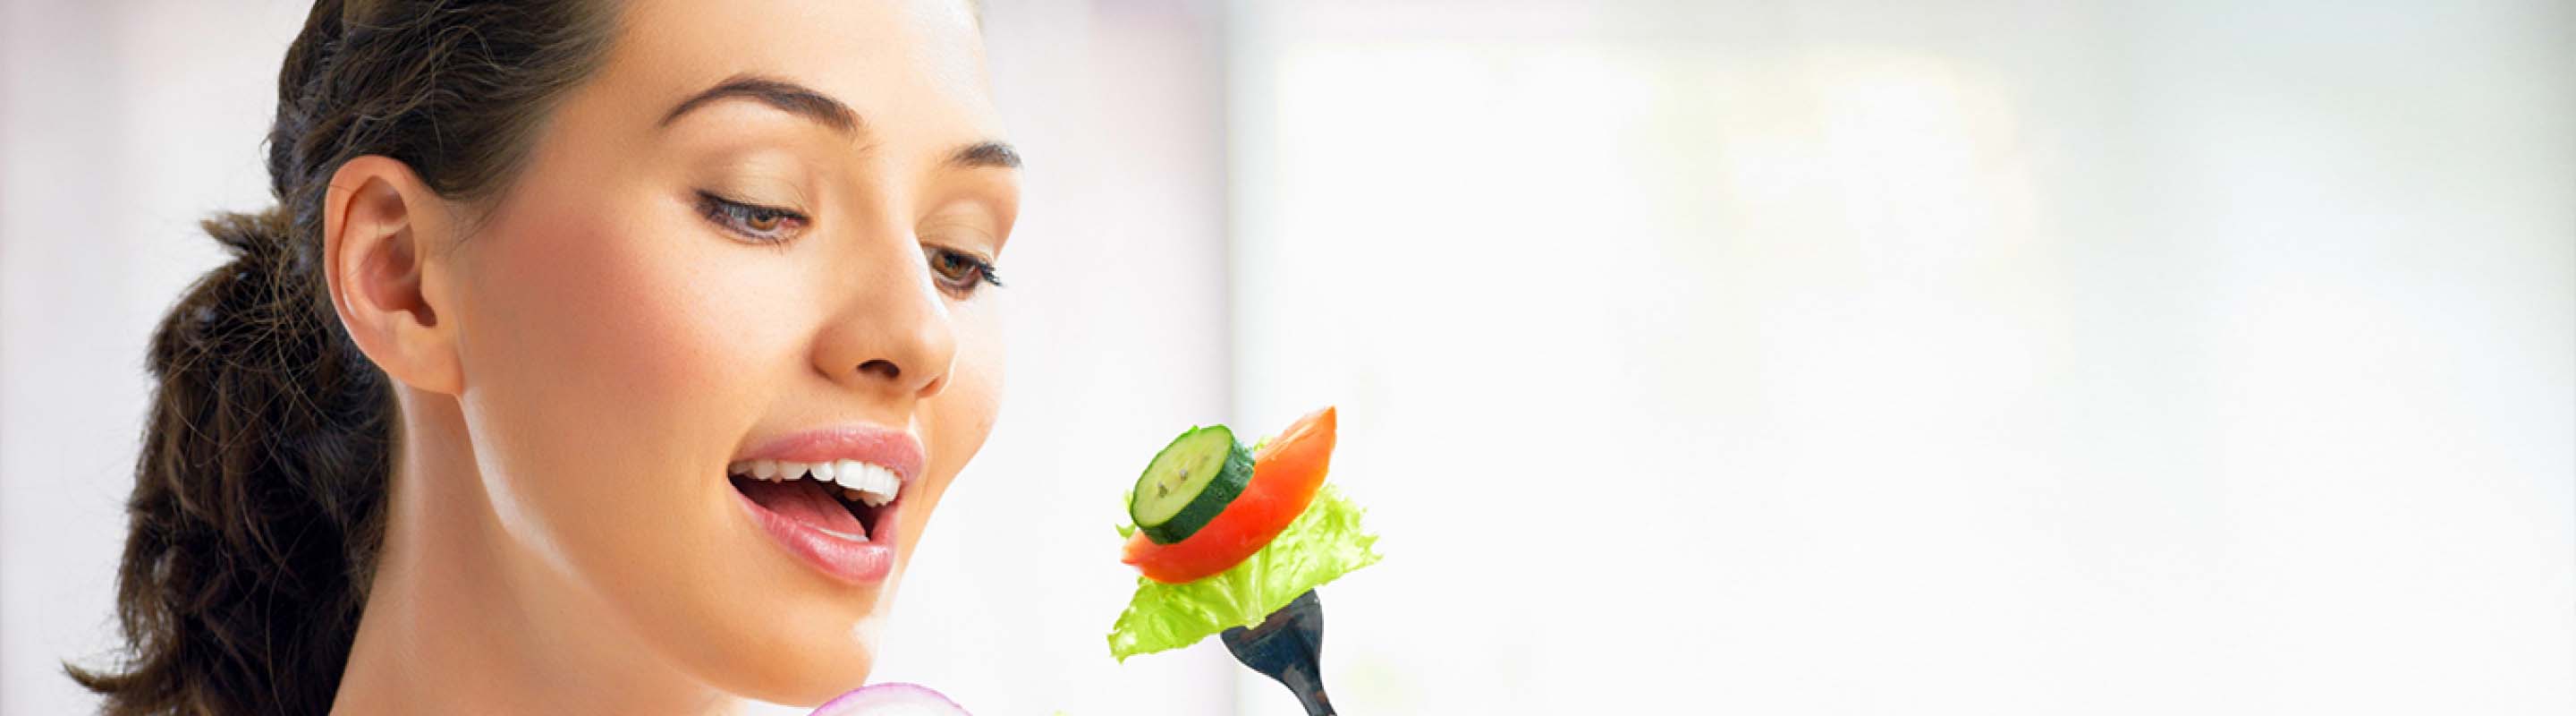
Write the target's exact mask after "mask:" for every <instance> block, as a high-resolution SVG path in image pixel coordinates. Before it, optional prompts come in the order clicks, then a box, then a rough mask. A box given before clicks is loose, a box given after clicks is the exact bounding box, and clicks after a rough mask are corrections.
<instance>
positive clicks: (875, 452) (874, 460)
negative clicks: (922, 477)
mask: <svg viewBox="0 0 2576 716" xmlns="http://www.w3.org/2000/svg"><path fill="white" fill-rule="evenodd" d="M744 460H782V461H788V462H802V463H817V462H834V461H839V460H857V461H859V462H864V463H870V464H874V465H877V466H880V467H884V468H885V469H888V470H893V471H894V476H895V477H897V478H899V479H902V480H903V481H904V482H905V483H910V482H912V479H913V476H915V475H919V474H921V441H920V440H918V439H915V438H913V437H912V434H911V433H907V432H904V431H901V430H890V429H886V428H881V427H877V426H874V425H868V424H865V423H851V424H847V425H834V426H829V427H822V428H815V429H813V430H807V431H803V432H798V433H790V434H787V435H782V436H779V437H776V438H772V439H770V440H769V441H767V442H763V443H761V444H760V445H759V446H758V447H755V448H752V449H751V450H749V451H746V452H744V453H743V454H741V455H737V456H735V457H734V459H733V462H741V461H744Z"/></svg>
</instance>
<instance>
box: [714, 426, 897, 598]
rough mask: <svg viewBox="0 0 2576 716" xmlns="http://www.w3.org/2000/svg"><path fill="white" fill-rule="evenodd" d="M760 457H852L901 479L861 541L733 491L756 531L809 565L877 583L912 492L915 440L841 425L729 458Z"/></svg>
mask: <svg viewBox="0 0 2576 716" xmlns="http://www.w3.org/2000/svg"><path fill="white" fill-rule="evenodd" d="M762 459H767V460H785V461H793V462H806V463H814V462H825V461H832V460H857V461H860V462H866V463H872V464H876V465H881V466H884V467H885V468H886V469H889V470H893V471H894V473H895V476H896V477H899V478H902V480H903V487H902V488H901V489H900V490H898V491H896V492H895V499H894V501H893V502H889V503H886V505H885V506H884V507H880V508H876V520H875V523H874V524H871V525H869V526H868V535H867V539H866V540H864V541H862V540H852V539H848V538H845V537H840V536H837V535H834V534H832V533H827V532H824V531H822V530H819V529H815V528H814V527H813V526H811V525H807V524H805V523H803V522H798V521H796V520H793V519H789V518H787V517H786V516H783V515H780V514H778V513H775V512H771V511H769V508H766V507H762V506H760V503H757V502H753V501H751V498H750V497H746V496H744V495H743V494H742V493H740V492H738V491H737V492H735V493H734V499H736V500H739V501H741V502H742V506H743V509H745V510H746V511H749V512H750V513H751V517H752V521H753V522H756V523H759V525H760V527H761V531H764V532H767V533H769V536H770V538H771V539H773V540H776V541H777V542H778V544H779V546H781V547H785V548H786V549H787V551H788V552H789V553H792V554H794V555H796V556H797V557H799V558H801V559H803V560H805V561H806V563H808V564H810V565H812V566H813V567H814V568H815V569H817V570H820V571H822V572H823V573H825V574H828V575H831V576H833V577H837V578H839V579H841V580H843V581H847V582H850V583H853V584H873V583H877V582H882V581H884V580H885V578H886V576H887V575H889V574H891V573H893V571H894V556H895V546H896V540H898V539H900V538H901V536H902V534H903V530H902V526H903V513H904V512H905V510H904V505H905V502H906V500H905V499H904V498H906V497H910V496H911V495H912V493H913V492H914V490H913V478H914V476H916V475H919V474H921V463H922V457H921V441H919V440H915V439H913V437H912V436H911V435H910V434H906V433H902V432H896V431H892V430H887V429H884V428H878V427H874V426H868V425H847V426H840V427H833V428H824V429H820V430H809V431H805V432H801V433H796V434H792V435H788V436H785V437H781V438H778V439H775V440H771V441H769V442H766V443H762V444H761V445H760V447H759V448H757V449H754V450H751V451H749V452H745V453H743V455H742V456H740V457H736V458H734V461H735V462H740V461H743V460H762Z"/></svg>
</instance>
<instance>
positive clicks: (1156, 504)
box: [1127, 425, 1252, 544]
mask: <svg viewBox="0 0 2576 716" xmlns="http://www.w3.org/2000/svg"><path fill="white" fill-rule="evenodd" d="M1250 481H1252V451H1250V450H1246V449H1244V448H1243V443H1240V442H1236V441H1235V439H1234V431H1232V430H1228V429H1226V427H1225V426H1223V425H1210V426H1207V427H1203V428H1191V429H1190V430H1189V431H1188V432H1184V433H1181V436H1180V437H1177V438H1173V439H1172V444H1170V445H1165V446H1163V451H1162V452H1158V453H1154V462H1153V463H1151V464H1148V465H1146V466H1145V474H1143V475H1140V476H1137V478H1136V494H1135V495H1134V496H1132V497H1129V498H1128V501H1127V516H1128V517H1129V518H1131V519H1134V520H1136V529H1138V530H1141V531H1143V532H1144V533H1145V538H1146V539H1150V540H1153V541H1154V543H1155V544H1171V543H1174V542H1179V541H1181V540H1185V539H1189V538H1190V535H1193V534H1197V533H1198V531H1199V528H1200V527H1204V526H1206V525H1207V523H1208V520H1212V519H1216V515H1217V513H1219V512H1224V511H1225V506H1226V505H1228V504H1231V503H1233V502H1234V498H1235V496H1236V495H1241V494H1243V485H1244V483H1247V482H1250Z"/></svg>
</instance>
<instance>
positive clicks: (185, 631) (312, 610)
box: [71, 211, 391, 713]
mask: <svg viewBox="0 0 2576 716" xmlns="http://www.w3.org/2000/svg"><path fill="white" fill-rule="evenodd" d="M288 226H289V222H287V221H286V220H284V218H283V217H282V216H281V215H280V214H279V212H276V211H269V212H265V213H260V214H225V215H220V216H217V217H215V218H213V219H209V220H207V221H206V222H205V228H206V231H207V233H209V234H212V235H213V236H214V237H215V239H216V240H217V241H220V242H222V243H223V244H224V246H225V247H226V248H227V249H228V250H229V251H230V252H231V253H232V254H233V256H234V258H233V260H232V261H231V262H230V263H227V264H225V265H224V266H223V267H221V268H218V269H215V270H214V271H213V272H211V273H208V274H207V275H206V276H205V278H203V279H200V280H199V281H198V282H197V283H196V285H195V286H193V287H191V288H190V289H189V290H188V292H187V294H186V296H185V297H184V298H182V299H180V301H179V303H178V305H177V306H175V307H173V308H172V309H171V311H170V315H169V316H167V317H165V318H163V319H162V321H161V325H160V327H159V328H157V329H155V330H154V331H153V335H152V344H151V354H150V356H151V357H150V360H149V368H150V370H151V373H152V376H153V377H154V378H155V379H156V380H158V381H159V387H158V389H157V390H155V391H154V393H153V398H152V408H151V412H150V414H149V415H150V417H149V418H148V419H147V422H146V424H145V426H144V434H143V453H142V457H141V459H140V460H138V461H137V462H136V465H135V481H134V493H133V496H132V497H131V498H130V499H129V500H128V501H127V503H126V510H127V514H128V519H130V520H131V524H130V526H129V527H128V530H129V532H128V533H127V535H126V543H125V561H124V567H123V569H122V570H121V572H120V573H119V574H118V581H117V620H118V622H119V623H120V624H121V625H122V626H123V627H124V629H125V632H126V636H127V639H128V640H129V641H130V642H132V648H131V651H132V652H133V654H134V657H135V658H134V660H133V661H131V662H130V663H127V664H125V668H124V670H123V672H122V673H112V674H109V673H94V672H89V671H84V670H81V669H78V668H72V669H71V673H72V678H74V679H76V680H78V681H80V682H81V684H82V685H84V686H87V687H89V688H90V689H92V690H95V691H98V692H100V693H104V694H108V695H109V697H110V701H109V703H108V710H109V711H111V712H114V713H163V712H169V711H184V712H190V713H253V712H291V713H320V712H323V711H327V710H329V708H330V704H331V698H332V694H333V692H335V691H336V690H337V689H338V686H339V681H340V679H339V677H340V670H341V668H342V667H343V666H344V665H345V664H346V663H347V661H348V655H349V644H350V641H351V638H352V637H353V636H354V635H355V634H356V631H357V619H358V612H359V609H360V608H361V607H363V606H365V602H366V591H365V587H366V584H367V582H368V577H367V573H368V570H369V567H370V565H372V564H373V561H374V560H373V556H374V553H375V549H376V545H377V541H378V539H379V537H380V536H381V535H382V533H383V528H382V523H383V518H384V500H385V482H386V479H385V478H386V475H387V474H388V472H389V469H390V464H389V459H388V450H387V446H388V445H389V443H390V439H389V438H390V434H389V426H388V420H387V416H388V414H389V413H390V410H389V408H390V407H391V396H390V395H389V394H388V393H387V390H386V382H385V378H384V374H383V373H381V372H379V371H378V370H376V368H375V366H374V365H373V364H370V363H368V362H367V361H366V359H365V357H364V356H362V355H360V354H359V353H358V352H357V350H356V348H355V347H354V346H353V345H351V344H350V342H349V339H348V336H347V334H345V333H343V332H342V331H341V329H340V328H339V322H338V320H337V319H336V317H333V316H332V315H331V314H329V313H328V309H327V306H328V304H327V303H325V302H324V301H323V298H322V297H321V296H320V295H319V293H320V292H318V291H316V290H314V288H316V287H318V286H319V285H320V284H321V280H320V279H321V277H320V276H318V275H315V272H316V271H317V270H318V269H319V264H318V263H317V262H315V261H313V260H312V257H311V256H310V255H309V254H310V253H312V252H308V251H299V250H298V249H297V247H296V246H295V245H294V244H293V242H291V241H290V240H289V232H288Z"/></svg>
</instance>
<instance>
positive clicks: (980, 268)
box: [924, 246, 1002, 298]
mask: <svg viewBox="0 0 2576 716" xmlns="http://www.w3.org/2000/svg"><path fill="white" fill-rule="evenodd" d="M924 248H925V249H926V250H927V253H929V254H930V277H931V278H932V279H933V280H936V281H938V282H939V287H940V288H941V289H942V290H946V291H948V292H950V293H954V294H957V295H958V296H959V297H960V298H963V297H966V296H972V295H975V290H976V289H978V288H982V287H985V286H992V287H994V288H1001V287H1002V276H1001V274H998V273H994V272H993V262H992V260H991V259H986V258H984V257H982V256H977V255H975V254H971V253H967V252H964V251H959V250H956V249H950V248H944V247H938V246H928V247H924ZM942 260H946V261H953V262H956V263H957V264H958V265H960V266H963V267H964V269H963V271H964V277H963V278H956V279H952V278H949V276H948V272H946V271H941V270H940V268H939V263H940V261H942Z"/></svg>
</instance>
